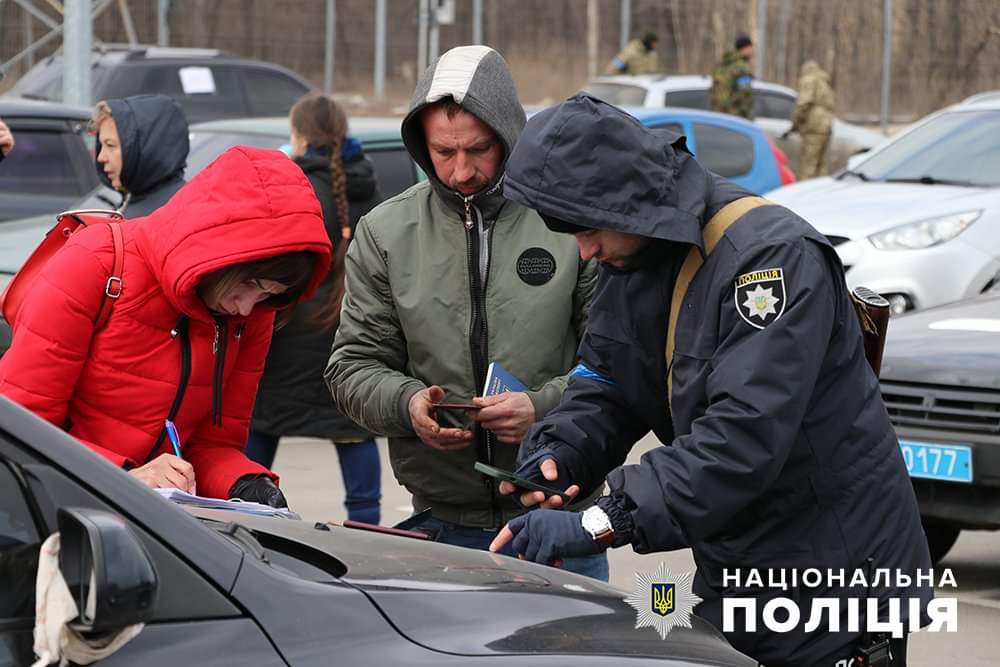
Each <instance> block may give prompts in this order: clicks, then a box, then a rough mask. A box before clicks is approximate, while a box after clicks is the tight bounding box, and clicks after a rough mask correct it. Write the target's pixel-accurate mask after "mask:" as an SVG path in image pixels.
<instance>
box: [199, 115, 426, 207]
mask: <svg viewBox="0 0 1000 667" xmlns="http://www.w3.org/2000/svg"><path fill="white" fill-rule="evenodd" d="M401 122H402V118H369V117H363V116H358V117H355V118H351V120H350V134H351V135H352V136H354V137H356V138H358V139H360V140H361V143H362V144H363V145H364V148H365V153H366V154H367V155H368V157H369V159H371V161H372V162H373V163H374V165H375V177H376V178H377V179H378V185H379V190H381V192H382V196H384V197H386V198H388V197H393V196H395V195H397V194H399V193H400V192H402V191H403V190H405V189H407V188H408V187H410V186H411V185H413V184H415V183H416V182H417V181H421V180H423V178H424V174H423V171H421V170H420V168H419V167H417V165H416V164H415V163H414V162H413V160H412V159H410V155H409V153H407V152H406V148H405V147H404V146H403V139H402V137H401V136H400V134H399V128H400V123H401ZM288 132H289V125H288V117H287V116H281V117H276V118H252V119H251V118H247V119H234V120H219V121H213V122H208V123H199V124H197V125H192V126H191V153H190V154H189V155H188V164H187V171H185V177H186V178H188V179H190V178H191V177H192V176H194V175H195V174H197V173H198V172H199V171H201V170H202V169H203V168H205V166H207V165H208V163H209V162H211V161H212V160H214V159H215V158H216V157H217V156H218V155H220V154H221V153H222V152H223V151H225V150H226V149H227V148H229V147H231V146H236V145H238V144H243V145H246V146H255V147H257V148H281V147H282V146H285V145H286V144H287V143H288Z"/></svg>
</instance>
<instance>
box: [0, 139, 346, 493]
mask: <svg viewBox="0 0 1000 667" xmlns="http://www.w3.org/2000/svg"><path fill="white" fill-rule="evenodd" d="M122 232H123V234H124V239H125V253H124V254H125V265H124V270H123V272H122V282H123V291H122V296H121V298H119V299H118V300H117V301H116V302H115V304H114V309H113V310H112V314H111V318H110V320H109V321H108V323H107V325H106V326H105V327H104V328H102V329H101V330H99V331H97V332H96V333H95V332H94V324H93V321H94V317H95V315H96V313H97V310H98V308H99V307H100V305H101V301H102V299H103V298H104V284H105V282H106V281H107V277H108V275H109V274H110V272H111V266H112V263H113V258H114V250H113V245H112V242H111V233H110V231H109V230H108V228H107V227H106V226H104V225H96V226H91V227H87V228H85V229H83V230H81V231H80V232H78V233H77V234H74V236H73V237H72V238H71V239H70V240H69V241H68V242H67V243H66V246H65V247H64V248H63V249H62V250H61V251H60V252H59V253H57V254H56V256H54V257H53V258H52V259H51V260H50V261H49V262H48V264H47V265H46V266H45V268H44V269H43V271H42V273H40V274H39V277H38V279H37V282H36V283H35V284H34V286H33V287H32V290H31V292H30V294H29V296H28V298H27V300H26V301H25V303H24V305H23V307H22V309H21V311H20V313H19V314H18V318H17V323H16V325H15V327H14V331H13V340H12V343H11V347H10V350H9V351H8V352H7V353H6V354H5V355H4V356H3V358H2V360H0V394H3V395H5V396H8V397H9V398H11V399H13V400H15V401H17V402H18V403H20V404H21V405H23V406H25V407H27V408H29V409H31V410H32V411H34V412H35V413H37V414H38V415H40V416H41V417H43V418H44V419H46V420H48V421H50V422H52V423H53V424H56V425H59V426H62V427H64V428H66V429H67V430H68V431H69V433H71V434H72V435H74V436H75V437H77V438H78V439H80V440H81V441H82V442H83V443H84V444H86V445H87V446H88V447H90V448H91V449H93V450H94V451H95V452H97V453H99V454H101V455H102V456H104V457H105V458H107V459H108V460H109V461H111V462H112V463H114V464H115V465H116V466H122V465H124V464H126V463H127V464H130V465H132V466H137V465H142V464H143V463H145V462H146V461H149V460H151V459H153V458H155V457H157V456H159V455H160V454H162V453H169V452H171V451H172V450H171V447H170V442H169V440H168V439H167V438H166V437H165V434H164V433H163V430H164V429H163V426H164V419H166V418H167V417H168V416H169V415H170V414H171V412H172V409H176V408H175V407H174V406H175V403H177V402H179V409H176V416H175V417H174V422H175V423H176V424H177V428H178V431H179V432H180V436H181V441H182V443H183V453H184V458H185V459H187V460H188V461H190V462H191V464H192V465H193V467H194V471H195V478H196V481H197V487H198V493H200V494H202V495H206V496H212V497H219V498H225V497H227V496H228V493H229V489H230V488H231V487H232V485H233V483H234V482H235V481H236V480H237V479H238V478H239V477H241V476H243V475H247V474H254V473H258V474H259V473H265V472H267V471H266V470H265V469H264V468H263V467H261V466H259V465H257V464H256V463H253V462H252V461H250V460H249V459H247V457H246V456H245V455H244V454H243V448H244V446H245V444H246V439H247V428H248V424H249V419H250V414H251V411H252V409H253V402H254V397H255V395H256V393H257V383H258V381H259V380H260V376H261V373H262V371H263V369H264V359H265V357H266V354H267V348H268V345H269V344H270V341H271V332H272V330H273V328H274V311H273V310H272V309H268V308H266V307H263V306H258V307H256V308H254V310H253V312H252V313H251V314H250V316H249V317H246V318H241V317H219V316H216V317H214V318H213V316H212V314H211V313H210V312H209V310H208V309H207V307H206V306H205V304H204V302H203V301H202V300H201V298H200V297H199V296H198V294H197V292H196V291H195V288H196V287H197V285H198V283H199V281H200V280H201V279H202V278H203V277H204V276H205V275H206V274H208V273H211V272H212V271H215V270H217V269H220V268H223V267H226V266H229V265H232V264H238V263H242V262H248V261H253V260H257V259H262V258H265V257H270V256H274V255H278V254H282V253H286V252H295V251H310V252H313V253H315V254H316V255H317V258H318V261H317V262H316V269H315V271H314V274H313V277H312V282H311V283H310V285H309V288H308V289H307V290H306V294H304V295H303V298H308V296H309V295H311V294H312V292H313V291H314V290H315V288H316V286H317V285H318V284H319V283H320V281H321V280H322V278H323V276H324V275H325V274H326V272H327V270H328V269H329V266H330V259H331V246H330V240H329V238H328V236H327V234H326V229H325V228H324V227H323V218H322V214H321V212H320V206H319V202H318V201H317V200H316V196H315V194H314V193H313V189H312V186H311V185H309V181H308V180H306V177H305V176H304V175H303V173H302V170H301V169H300V168H299V167H298V166H297V165H296V164H295V163H294V162H292V161H291V160H289V159H288V158H287V157H285V156H284V155H282V154H281V153H279V152H278V151H264V150H257V149H251V148H245V147H237V148H233V149H230V150H229V151H227V152H226V153H224V154H223V155H222V156H221V157H220V158H219V159H218V160H216V161H215V162H214V163H213V164H211V165H210V166H209V167H208V168H206V169H205V170H203V171H202V172H201V173H199V174H198V176H197V177H196V178H195V179H194V180H192V181H191V182H190V183H188V184H187V185H186V186H185V187H184V188H182V189H181V190H180V191H179V192H178V193H177V194H176V195H174V197H173V198H172V199H171V200H170V201H169V202H168V203H167V204H166V205H164V206H163V207H162V208H160V209H159V210H157V211H156V212H154V213H153V214H152V215H150V216H148V217H145V218H136V219H134V220H129V221H127V222H124V223H122ZM272 477H273V478H274V479H275V481H277V477H275V476H273V475H272Z"/></svg>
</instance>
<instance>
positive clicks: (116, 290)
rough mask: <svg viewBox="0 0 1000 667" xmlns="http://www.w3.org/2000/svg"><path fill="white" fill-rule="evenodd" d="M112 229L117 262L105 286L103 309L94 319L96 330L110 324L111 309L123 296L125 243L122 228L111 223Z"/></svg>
mask: <svg viewBox="0 0 1000 667" xmlns="http://www.w3.org/2000/svg"><path fill="white" fill-rule="evenodd" d="M108 227H110V228H111V239H112V240H113V241H114V245H115V260H114V264H113V265H112V268H111V275H110V276H108V282H107V283H106V284H105V286H104V301H102V302H101V309H100V310H98V311H97V317H96V318H95V319H94V330H95V331H96V330H97V329H100V328H101V327H103V326H104V325H105V324H107V323H108V318H110V317H111V309H112V307H114V304H115V300H116V299H117V298H118V297H120V296H121V295H122V269H123V268H124V266H125V241H124V239H123V238H122V228H121V225H119V224H118V223H117V222H109V223H108Z"/></svg>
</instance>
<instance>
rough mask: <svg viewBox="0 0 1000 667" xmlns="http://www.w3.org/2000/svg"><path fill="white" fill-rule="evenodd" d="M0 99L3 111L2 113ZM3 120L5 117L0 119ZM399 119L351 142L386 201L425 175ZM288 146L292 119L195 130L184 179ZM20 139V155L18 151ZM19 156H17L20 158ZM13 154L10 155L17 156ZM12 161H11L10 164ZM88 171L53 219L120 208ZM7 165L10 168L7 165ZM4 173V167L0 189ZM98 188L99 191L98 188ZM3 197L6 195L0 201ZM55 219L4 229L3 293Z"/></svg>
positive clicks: (0, 334) (362, 128)
mask: <svg viewBox="0 0 1000 667" xmlns="http://www.w3.org/2000/svg"><path fill="white" fill-rule="evenodd" d="M2 103H3V102H2V98H0V109H2V108H3V107H2ZM0 117H2V116H0ZM400 120H401V119H399V118H363V117H358V118H352V119H351V121H350V122H351V124H350V134H351V136H353V137H355V138H357V139H359V140H360V141H361V143H362V145H363V146H364V149H365V153H366V154H367V155H368V157H369V159H371V161H372V163H373V164H374V167H375V177H376V178H377V179H378V184H379V189H380V191H381V192H382V196H384V197H386V198H388V197H392V196H395V195H396V194H398V193H400V192H402V191H403V190H405V189H406V188H408V187H410V186H411V185H413V184H415V183H416V182H417V181H420V180H423V179H424V173H423V171H422V170H421V169H420V168H419V167H417V166H416V164H415V163H414V162H413V160H411V159H410V155H409V153H407V152H406V149H405V148H404V147H403V139H402V137H401V136H400V134H399V128H400ZM287 142H288V117H287V116H282V117H278V118H248V119H234V120H219V121H210V122H206V123H199V124H196V125H193V126H191V152H190V154H189V155H188V162H187V169H186V171H185V174H184V175H185V178H187V179H191V178H192V177H194V175H195V174H197V173H198V172H199V171H201V170H202V169H204V168H205V167H206V166H208V164H209V163H210V162H211V161H212V160H214V159H215V158H216V157H218V156H219V155H220V154H221V153H222V152H223V151H225V150H226V149H227V148H230V147H232V146H236V145H239V144H242V145H246V146H254V147H257V148H282V147H283V146H284V145H285V144H287ZM20 147H21V146H20V138H18V150H20ZM16 152H17V151H15V152H14V153H16ZM14 153H11V155H12V156H13V155H14ZM8 159H9V158H8ZM87 159H88V162H87V167H88V168H89V170H90V172H89V173H91V174H93V180H94V183H93V184H92V185H91V190H90V192H89V194H87V195H86V196H85V197H84V198H83V199H79V198H78V197H75V198H73V199H72V200H70V201H69V202H64V203H63V204H62V205H61V206H57V207H56V208H55V209H53V211H52V213H55V212H58V211H63V210H68V209H77V210H79V209H94V208H100V209H108V208H116V207H117V206H118V205H119V204H120V203H121V199H122V197H121V195H120V194H119V193H117V192H115V191H114V190H112V189H111V188H108V187H105V186H104V185H99V184H97V176H96V173H95V171H94V165H93V160H92V157H88V158H87ZM3 164H6V160H5V161H4V163H3ZM2 182H3V167H2V166H0V183H2ZM95 185H96V187H94V186H95ZM0 197H2V195H0ZM52 213H49V214H46V215H37V216H33V217H29V218H21V219H18V220H11V221H9V222H6V223H4V224H2V225H0V290H3V288H5V287H6V286H7V283H8V282H10V279H11V278H12V277H13V275H14V274H15V273H17V270H18V269H19V268H21V265H22V264H23V263H24V261H25V260H26V259H27V258H28V255H30V254H31V251H32V250H34V249H35V247H36V246H37V245H38V244H39V242H40V241H41V240H42V237H43V236H44V235H45V232H47V231H48V230H49V229H51V228H52V225H53V224H55V216H54V215H52ZM10 335H11V332H10V327H9V326H8V325H7V323H6V322H5V321H3V320H2V319H0V355H2V354H3V353H4V352H6V351H7V348H9V347H10Z"/></svg>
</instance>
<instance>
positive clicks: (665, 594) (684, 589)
mask: <svg viewBox="0 0 1000 667" xmlns="http://www.w3.org/2000/svg"><path fill="white" fill-rule="evenodd" d="M693 585H694V574H693V573H691V572H685V573H684V574H682V575H680V576H674V575H673V574H671V572H670V570H669V569H668V568H667V565H666V563H664V562H662V561H661V562H660V566H659V567H658V568H656V570H655V571H654V572H650V573H646V572H636V573H635V588H634V589H633V590H632V593H631V594H630V595H629V596H628V597H626V598H625V602H627V603H628V604H629V606H630V607H632V608H633V609H635V616H636V618H635V627H636V629H637V630H638V629H639V628H644V627H651V628H653V629H655V630H656V632H657V633H658V634H659V635H660V638H661V639H666V638H667V633H668V632H670V631H671V630H673V629H674V628H676V627H683V628H690V627H691V614H692V613H694V608H695V607H696V606H697V605H698V603H699V602H701V598H700V597H698V596H697V595H695V594H694V592H693V591H692V590H691V589H692V587H693Z"/></svg>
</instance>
